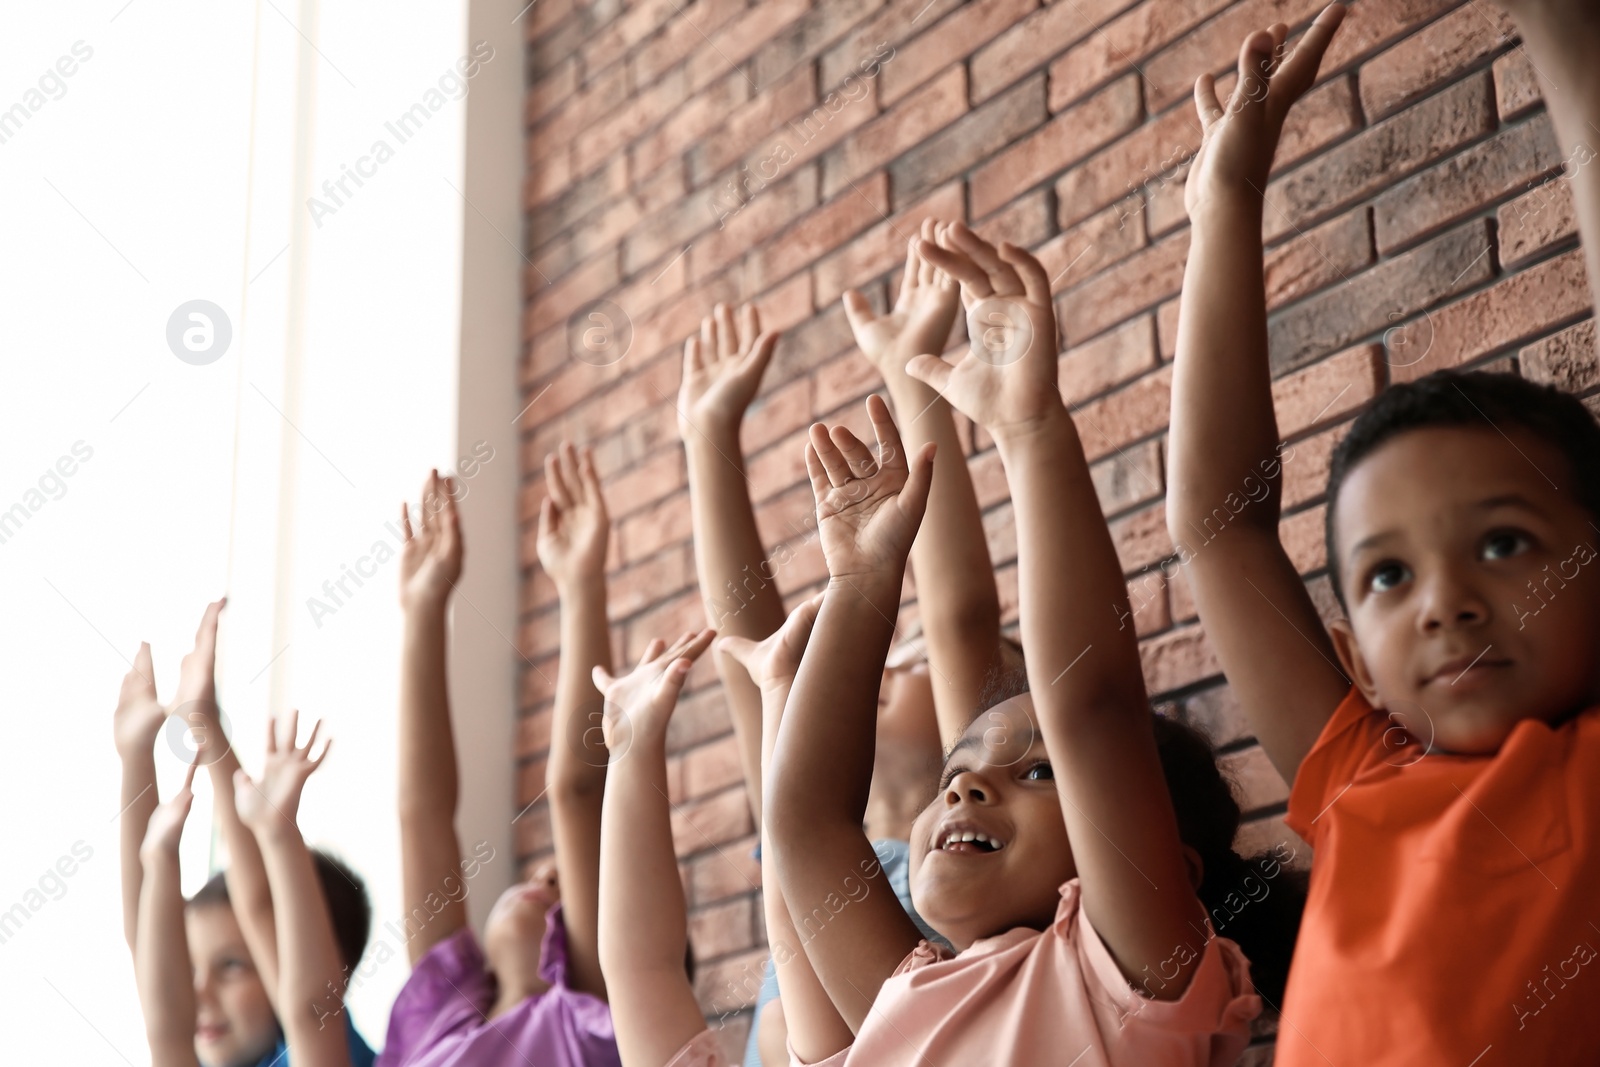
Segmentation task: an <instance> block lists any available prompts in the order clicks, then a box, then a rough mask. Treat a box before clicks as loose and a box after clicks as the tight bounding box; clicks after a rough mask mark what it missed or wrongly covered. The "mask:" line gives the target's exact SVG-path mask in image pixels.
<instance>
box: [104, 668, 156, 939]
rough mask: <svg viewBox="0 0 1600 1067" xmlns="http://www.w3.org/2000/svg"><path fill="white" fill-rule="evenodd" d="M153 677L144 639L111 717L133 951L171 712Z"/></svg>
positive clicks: (125, 906) (127, 931)
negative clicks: (143, 853)
mask: <svg viewBox="0 0 1600 1067" xmlns="http://www.w3.org/2000/svg"><path fill="white" fill-rule="evenodd" d="M155 678H156V675H155V668H154V667H153V666H152V665H151V663H150V645H149V643H148V642H145V643H144V644H141V645H140V646H139V651H138V652H137V653H135V654H134V657H133V669H132V670H130V671H129V672H128V673H127V674H126V675H125V676H124V677H123V679H122V692H121V694H120V695H118V697H117V710H116V712H115V713H114V715H113V716H112V720H111V735H112V738H113V740H114V741H115V743H116V746H117V756H118V757H119V758H120V759H121V761H122V800H121V803H122V814H121V815H120V816H118V826H117V840H118V846H119V847H118V851H119V853H120V862H121V865H122V936H123V938H124V939H126V940H127V942H128V951H130V952H132V951H134V948H135V945H136V944H137V943H138V928H139V890H140V887H141V886H142V885H143V884H144V861H143V860H142V859H141V858H140V848H141V847H142V846H143V845H144V841H145V832H146V830H148V828H149V826H150V816H151V815H152V814H153V813H154V812H155V810H156V805H157V803H158V800H157V798H156V757H155V744H156V738H158V737H160V736H161V725H162V723H163V722H165V721H166V717H167V710H166V709H165V708H163V707H162V706H161V704H160V702H159V701H157V700H156V682H155Z"/></svg>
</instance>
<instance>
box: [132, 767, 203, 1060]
mask: <svg viewBox="0 0 1600 1067" xmlns="http://www.w3.org/2000/svg"><path fill="white" fill-rule="evenodd" d="M154 792H155V791H154V790H151V793H154ZM140 862H141V866H142V869H143V873H144V878H143V886H144V888H143V893H142V894H141V895H140V897H139V902H138V904H139V907H138V936H137V947H136V948H135V950H134V957H133V958H134V973H135V976H136V978H137V982H138V989H139V1005H140V1007H141V1009H142V1010H143V1012H144V1025H145V1036H146V1037H147V1038H148V1039H149V1042H150V1056H151V1061H152V1063H154V1064H155V1065H156V1067H168V1065H177V1064H182V1065H185V1067H187V1065H191V1064H195V1063H196V1059H195V1052H194V1026H195V1002H194V971H193V967H194V965H193V963H192V962H191V961H190V959H189V942H188V935H187V933H186V932H185V929H184V918H183V911H184V902H183V893H182V891H181V889H180V888H179V872H178V857H177V856H176V855H170V854H163V855H161V856H158V857H156V856H152V857H149V858H148V859H144V860H141V861H140Z"/></svg>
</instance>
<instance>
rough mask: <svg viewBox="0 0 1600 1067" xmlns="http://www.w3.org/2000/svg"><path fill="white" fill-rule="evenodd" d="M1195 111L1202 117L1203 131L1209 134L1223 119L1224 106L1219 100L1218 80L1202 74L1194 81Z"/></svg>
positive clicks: (1201, 126)
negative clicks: (1218, 121)
mask: <svg viewBox="0 0 1600 1067" xmlns="http://www.w3.org/2000/svg"><path fill="white" fill-rule="evenodd" d="M1194 110H1195V114H1196V115H1198V116H1200V128H1201V130H1203V131H1205V132H1206V133H1209V132H1210V131H1211V127H1213V126H1215V125H1216V124H1217V120H1218V119H1220V118H1222V114H1223V111H1222V104H1221V103H1220V102H1219V101H1218V100H1217V79H1216V78H1214V77H1212V76H1211V75H1209V74H1202V75H1200V77H1198V78H1196V79H1195V80H1194Z"/></svg>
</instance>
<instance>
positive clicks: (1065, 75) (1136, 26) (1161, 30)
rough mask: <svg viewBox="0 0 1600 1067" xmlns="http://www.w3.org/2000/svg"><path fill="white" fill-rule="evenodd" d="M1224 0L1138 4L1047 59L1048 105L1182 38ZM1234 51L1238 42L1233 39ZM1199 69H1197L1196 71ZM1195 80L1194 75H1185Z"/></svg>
mask: <svg viewBox="0 0 1600 1067" xmlns="http://www.w3.org/2000/svg"><path fill="white" fill-rule="evenodd" d="M1227 3H1228V0H1167V2H1166V3H1160V4H1139V5H1138V6H1136V7H1134V8H1132V9H1131V10H1129V11H1128V12H1126V13H1125V14H1123V15H1120V16H1118V17H1117V18H1115V19H1112V20H1111V21H1110V22H1108V23H1106V24H1105V25H1103V26H1101V27H1100V28H1099V29H1098V30H1097V31H1096V32H1094V33H1092V34H1090V35H1089V36H1088V38H1086V39H1085V40H1084V41H1083V42H1082V43H1081V44H1077V45H1074V46H1073V47H1072V48H1070V49H1068V50H1067V52H1066V53H1065V54H1064V55H1062V56H1061V58H1059V59H1057V60H1056V61H1055V62H1054V63H1051V64H1050V110H1051V111H1057V110H1059V109H1061V108H1063V107H1066V106H1067V105H1068V104H1070V103H1072V102H1073V101H1075V100H1078V99H1080V98H1081V97H1083V96H1084V94H1086V93H1088V92H1090V91H1092V90H1093V89H1094V88H1095V87H1097V86H1099V85H1102V84H1104V83H1105V82H1106V81H1108V80H1110V79H1111V78H1113V77H1115V76H1116V75H1118V74H1120V73H1122V72H1123V71H1125V70H1138V69H1139V66H1140V61H1141V60H1143V59H1144V58H1145V57H1146V56H1149V55H1151V54H1152V53H1154V52H1156V51H1157V50H1159V49H1161V48H1163V47H1165V46H1166V45H1167V44H1169V43H1171V42H1172V41H1174V40H1176V39H1177V38H1179V37H1181V36H1182V35H1183V34H1184V32H1185V31H1187V30H1189V29H1192V28H1193V27H1195V26H1198V25H1199V24H1200V23H1201V22H1203V21H1204V20H1205V19H1207V18H1209V17H1210V16H1211V15H1214V14H1215V13H1216V12H1217V11H1219V10H1221V9H1222V8H1223V7H1226V6H1227ZM1234 51H1235V53H1237V51H1238V42H1237V41H1235V42H1234ZM1197 73H1198V72H1197ZM1189 84H1190V85H1191V86H1192V85H1193V84H1194V78H1193V76H1191V77H1190V78H1189Z"/></svg>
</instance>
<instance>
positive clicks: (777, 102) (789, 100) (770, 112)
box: [688, 67, 819, 186]
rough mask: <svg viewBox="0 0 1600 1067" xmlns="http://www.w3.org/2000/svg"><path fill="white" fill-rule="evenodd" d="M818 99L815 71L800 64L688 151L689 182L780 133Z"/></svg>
mask: <svg viewBox="0 0 1600 1067" xmlns="http://www.w3.org/2000/svg"><path fill="white" fill-rule="evenodd" d="M818 99H819V98H818V95H817V83H816V74H815V72H814V71H813V70H812V69H811V68H810V67H801V68H799V69H797V70H795V71H792V72H791V73H790V74H789V75H787V76H786V77H784V78H783V79H781V80H780V81H778V82H777V83H776V84H774V85H770V86H767V87H766V88H765V89H764V90H763V91H762V92H761V93H760V95H754V96H752V97H751V99H750V102H749V103H747V104H745V105H744V106H743V107H740V108H739V109H738V110H736V111H734V112H733V113H732V114H730V115H728V116H726V117H725V118H724V120H723V121H722V122H721V123H720V124H718V125H717V126H716V127H715V128H714V129H713V130H712V132H710V133H708V134H707V135H706V136H704V137H702V138H700V140H699V142H698V143H697V144H696V145H695V146H694V148H693V149H691V150H690V152H689V155H688V160H689V180H690V183H691V184H692V185H694V186H700V185H702V184H704V183H706V182H708V181H710V180H711V179H712V178H713V176H715V175H717V174H719V173H721V171H722V170H723V169H724V168H726V167H728V166H729V165H730V164H732V163H734V162H736V161H737V160H739V159H742V158H744V157H745V155H746V153H748V152H750V151H751V150H753V149H754V148H755V146H756V145H758V144H760V143H762V142H764V141H766V140H768V139H769V138H770V137H771V136H772V135H773V134H774V133H779V132H782V131H783V130H784V129H785V127H786V125H787V123H788V122H789V120H790V119H793V118H795V117H796V116H798V115H801V114H803V113H805V112H806V111H808V110H810V109H811V108H812V107H813V106H815V105H816V103H817V101H818Z"/></svg>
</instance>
